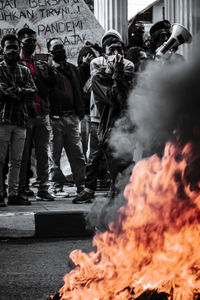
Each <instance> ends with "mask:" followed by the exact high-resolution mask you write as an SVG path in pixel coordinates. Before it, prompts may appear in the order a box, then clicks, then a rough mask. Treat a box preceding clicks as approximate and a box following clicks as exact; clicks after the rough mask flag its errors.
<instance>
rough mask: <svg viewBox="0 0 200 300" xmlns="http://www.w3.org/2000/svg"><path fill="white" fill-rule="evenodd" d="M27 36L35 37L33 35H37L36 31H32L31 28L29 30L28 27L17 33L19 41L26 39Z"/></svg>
mask: <svg viewBox="0 0 200 300" xmlns="http://www.w3.org/2000/svg"><path fill="white" fill-rule="evenodd" d="M26 34H27V35H33V34H36V32H35V31H34V30H32V29H30V28H27V27H25V28H22V29H20V30H19V31H18V33H17V36H18V39H19V40H22V39H23V38H24V37H25V35H26Z"/></svg>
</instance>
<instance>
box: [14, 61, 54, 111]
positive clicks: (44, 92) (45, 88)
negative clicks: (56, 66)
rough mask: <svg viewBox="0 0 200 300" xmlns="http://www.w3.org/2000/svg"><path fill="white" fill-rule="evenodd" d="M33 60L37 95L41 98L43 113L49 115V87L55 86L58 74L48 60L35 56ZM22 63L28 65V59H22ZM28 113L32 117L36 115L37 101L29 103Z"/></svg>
mask: <svg viewBox="0 0 200 300" xmlns="http://www.w3.org/2000/svg"><path fill="white" fill-rule="evenodd" d="M32 61H33V66H34V69H35V75H32V76H33V80H34V82H35V85H36V87H37V90H38V92H37V95H38V96H39V97H40V100H41V113H42V115H47V114H49V113H50V104H49V89H50V88H52V87H53V86H54V84H55V82H56V75H55V73H54V71H53V68H50V67H49V66H48V64H47V62H45V61H40V60H35V59H34V57H33V58H32ZM20 64H21V65H24V66H28V61H27V60H20ZM28 114H29V116H30V117H35V116H36V104H35V101H33V102H30V103H29V105H28Z"/></svg>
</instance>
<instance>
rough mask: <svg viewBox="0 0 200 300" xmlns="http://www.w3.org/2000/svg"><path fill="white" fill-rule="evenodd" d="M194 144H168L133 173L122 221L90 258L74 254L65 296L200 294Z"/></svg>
mask: <svg viewBox="0 0 200 300" xmlns="http://www.w3.org/2000/svg"><path fill="white" fill-rule="evenodd" d="M191 148H192V144H187V145H186V146H185V147H184V148H183V150H182V152H181V153H180V154H179V151H178V150H179V149H177V147H176V146H175V145H174V144H172V143H168V144H167V145H166V147H165V153H164V156H163V158H162V159H160V158H158V157H157V156H156V155H154V156H152V157H150V158H148V159H144V160H142V161H141V162H139V163H138V164H137V165H136V166H135V167H134V169H133V172H132V175H131V178H130V183H129V184H128V185H127V186H126V189H125V191H124V195H125V197H126V199H127V204H126V206H125V207H121V209H120V214H119V217H118V219H117V221H116V222H113V223H111V224H109V230H108V231H106V232H105V233H101V234H96V235H95V237H94V239H93V245H94V246H95V247H96V250H95V251H93V252H90V253H89V254H85V253H83V252H82V251H81V250H75V251H73V252H72V253H71V254H70V257H71V259H72V260H73V262H74V263H75V265H76V268H75V269H74V270H72V271H71V272H70V273H69V274H66V275H65V277H64V281H65V284H64V286H63V287H62V288H61V289H60V291H59V293H60V297H61V299H62V300H64V299H68V300H69V299H73V300H82V299H84V300H85V299H87V300H112V299H114V300H118V299H119V300H123V299H126V300H127V299H136V298H137V297H138V296H140V295H141V294H142V293H143V292H144V291H146V290H149V289H150V290H151V289H155V290H157V291H158V292H165V293H168V294H169V295H171V297H173V300H183V299H184V300H191V299H193V296H194V295H195V294H196V293H199V292H200V251H199V249H198V247H199V244H200V194H199V192H197V190H198V189H196V190H193V191H191V187H190V185H189V183H187V182H186V179H185V177H186V176H185V174H186V172H187V168H188V164H189V163H188V162H189V161H190V159H191Z"/></svg>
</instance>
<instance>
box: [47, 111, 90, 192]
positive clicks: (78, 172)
mask: <svg viewBox="0 0 200 300" xmlns="http://www.w3.org/2000/svg"><path fill="white" fill-rule="evenodd" d="M51 125H52V140H51V149H52V158H53V167H52V169H51V172H52V181H54V183H55V186H62V185H63V184H65V182H66V179H65V176H64V174H63V173H62V171H61V169H60V158H61V152H62V149H63V147H64V149H65V152H66V154H67V157H68V160H69V163H70V167H71V170H72V174H73V179H74V182H75V184H76V186H77V187H79V186H84V184H85V159H84V155H83V150H82V145H81V137H80V131H79V119H78V117H77V116H76V115H69V116H62V117H59V118H58V119H53V118H52V120H51Z"/></svg>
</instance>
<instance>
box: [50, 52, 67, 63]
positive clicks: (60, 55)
mask: <svg viewBox="0 0 200 300" xmlns="http://www.w3.org/2000/svg"><path fill="white" fill-rule="evenodd" d="M51 53H52V54H53V60H54V61H55V62H56V63H61V62H63V61H64V60H65V59H66V53H65V49H57V50H53V51H51Z"/></svg>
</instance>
